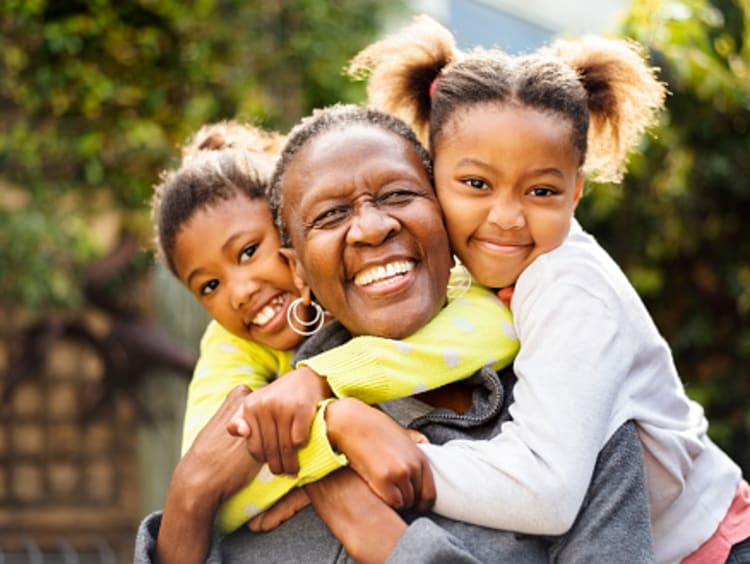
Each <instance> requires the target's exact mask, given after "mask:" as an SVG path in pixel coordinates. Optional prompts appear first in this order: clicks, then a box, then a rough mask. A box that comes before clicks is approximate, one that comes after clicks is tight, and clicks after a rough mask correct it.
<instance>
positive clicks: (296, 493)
mask: <svg viewBox="0 0 750 564" xmlns="http://www.w3.org/2000/svg"><path fill="white" fill-rule="evenodd" d="M309 504H310V498H309V497H308V495H307V492H305V490H304V489H302V488H294V489H293V490H292V491H290V492H289V493H288V494H286V495H285V496H284V497H282V498H281V499H280V500H279V501H277V502H276V503H274V504H273V505H272V506H271V507H269V508H268V509H266V510H265V511H264V512H263V513H260V514H259V515H256V516H255V517H253V518H252V519H250V521H249V522H248V524H247V526H248V528H249V529H250V530H251V531H253V532H255V533H260V532H266V531H271V530H273V529H275V528H276V527H278V526H279V525H281V524H282V523H283V522H284V521H288V520H289V519H291V518H292V517H294V515H295V514H296V513H297V512H298V511H300V510H302V509H304V508H305V507H307V506H308V505H309Z"/></svg>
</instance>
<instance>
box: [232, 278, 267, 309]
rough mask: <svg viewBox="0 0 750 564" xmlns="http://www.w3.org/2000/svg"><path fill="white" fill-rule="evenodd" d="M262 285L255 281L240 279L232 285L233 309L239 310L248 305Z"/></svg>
mask: <svg viewBox="0 0 750 564" xmlns="http://www.w3.org/2000/svg"><path fill="white" fill-rule="evenodd" d="M259 288H260V284H259V283H258V282H257V281H256V280H254V279H247V278H240V279H238V280H235V281H233V283H232V296H231V299H232V307H233V308H234V309H238V308H240V307H242V306H243V305H245V304H246V303H248V302H249V301H250V300H251V299H252V297H253V295H254V294H255V292H257V291H258V289H259Z"/></svg>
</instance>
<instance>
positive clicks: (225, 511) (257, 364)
mask: <svg viewBox="0 0 750 564" xmlns="http://www.w3.org/2000/svg"><path fill="white" fill-rule="evenodd" d="M518 346H519V344H518V340H517V339H516V337H515V334H514V332H513V323H512V319H511V315H510V311H509V310H508V308H506V307H505V306H504V305H503V304H502V303H501V302H500V301H499V300H498V299H497V297H496V296H495V295H494V294H493V293H491V292H490V291H489V290H487V289H485V288H482V287H480V286H476V285H474V286H471V287H470V288H469V290H468V291H467V292H466V293H465V294H464V295H463V296H462V297H461V298H459V299H457V300H454V301H451V302H450V303H449V304H448V305H447V306H446V307H445V308H443V309H442V310H441V312H440V313H439V314H438V315H437V316H436V317H435V318H434V319H433V320H432V321H430V322H429V323H428V324H427V325H425V326H424V327H423V328H422V329H420V330H419V331H417V332H416V333H414V334H413V335H411V336H409V337H407V338H406V339H403V340H400V341H398V340H391V339H384V338H380V337H370V336H363V337H356V338H354V339H352V340H351V341H349V342H348V343H347V344H345V345H342V346H340V347H337V348H334V349H331V350H330V351H327V352H325V353H322V354H320V355H318V356H315V357H313V358H310V359H307V360H305V361H304V362H300V363H299V365H300V366H302V365H306V366H309V367H310V368H312V369H313V370H314V371H315V372H316V373H318V374H320V375H322V376H325V377H326V378H327V379H328V383H329V386H330V387H331V390H332V391H333V393H334V394H335V395H336V396H337V397H356V398H358V399H360V400H362V401H364V402H366V403H370V404H373V403H378V402H382V401H387V400H392V399H397V398H401V397H406V396H409V395H413V394H417V393H420V392H424V391H427V390H431V389H435V388H439V387H441V386H444V385H445V384H449V383H451V382H456V381H459V380H463V379H464V378H467V377H469V376H471V375H472V374H473V373H474V372H476V371H477V370H478V369H479V368H481V367H482V366H485V365H487V364H492V365H493V366H494V367H495V369H500V368H502V367H504V366H507V365H508V364H510V362H511V361H512V360H513V358H514V357H515V355H516V353H517V352H518ZM293 352H294V351H278V350H275V349H271V348H269V347H266V346H264V345H260V344H258V343H254V342H251V341H246V340H243V339H239V338H238V337H235V336H234V335H232V334H231V333H229V332H228V331H226V330H225V329H224V328H223V327H221V326H220V325H219V324H218V323H216V322H211V323H210V324H209V326H208V327H207V329H206V332H205V334H204V336H203V339H202V341H201V355H200V359H199V361H198V364H197V365H196V369H195V374H194V377H193V381H192V382H191V384H190V388H189V391H188V401H187V409H186V413H185V425H184V433H183V443H182V451H183V454H184V452H185V451H187V449H188V448H189V447H190V445H191V444H192V442H193V440H194V439H195V436H196V435H197V434H198V432H199V431H200V430H201V429H202V428H203V426H204V425H205V424H206V423H207V422H208V420H209V419H210V418H211V417H212V416H213V414H214V413H215V412H216V410H217V409H218V408H219V406H220V405H221V403H222V402H223V401H224V398H225V397H226V395H227V394H228V393H229V391H230V390H231V389H232V388H233V387H234V386H236V385H237V384H244V385H247V386H249V387H250V388H252V389H257V388H259V387H261V386H263V385H265V384H267V383H269V382H271V381H272V380H274V379H276V378H277V377H279V376H281V375H283V374H284V373H286V372H288V371H289V370H291V368H292V367H291V365H290V362H291V357H292V355H293ZM298 455H299V464H300V472H299V474H298V475H297V476H295V477H291V476H286V475H279V476H276V475H273V474H271V472H270V471H269V470H268V467H267V466H264V467H263V468H262V470H261V471H260V473H259V474H258V475H257V476H256V477H255V479H254V480H253V481H252V482H250V484H248V485H247V486H246V487H245V488H243V489H242V490H240V491H239V492H238V493H236V494H235V495H234V496H232V497H231V498H230V499H229V500H227V501H226V502H225V503H224V504H223V505H222V506H221V508H220V510H219V513H218V516H217V522H216V525H217V528H218V529H219V530H220V531H222V532H229V531H232V530H234V529H236V528H237V527H239V526H240V525H242V524H243V523H245V522H246V521H247V520H248V519H249V518H251V517H253V516H255V515H257V514H258V513H260V512H261V511H263V510H264V509H267V508H268V507H270V506H271V505H272V504H273V503H274V502H275V501H277V500H278V499H280V498H281V497H282V496H283V495H284V494H286V493H287V492H288V491H290V490H291V489H292V488H293V487H296V486H302V485H305V484H308V483H310V482H314V481H316V480H319V479H320V478H322V477H323V476H325V475H327V474H329V473H330V472H333V471H334V470H336V469H338V468H340V467H341V466H345V465H346V464H347V460H346V457H345V456H343V455H341V454H339V453H336V452H334V451H333V450H332V448H331V446H330V444H329V443H328V438H327V433H326V428H325V419H324V417H323V410H322V409H320V410H319V411H318V414H317V415H316V417H315V420H314V422H313V425H312V428H311V431H310V441H309V442H308V444H307V445H306V446H305V447H303V448H302V449H300V451H299V453H298Z"/></svg>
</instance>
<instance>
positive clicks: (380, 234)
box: [346, 203, 401, 245]
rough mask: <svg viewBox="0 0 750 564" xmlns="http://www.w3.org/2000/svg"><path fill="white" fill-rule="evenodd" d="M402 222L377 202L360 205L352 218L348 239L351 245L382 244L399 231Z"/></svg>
mask: <svg viewBox="0 0 750 564" xmlns="http://www.w3.org/2000/svg"><path fill="white" fill-rule="evenodd" d="M400 228H401V224H400V223H399V222H398V220H397V219H396V218H394V217H393V216H391V215H389V214H388V213H386V212H384V211H383V210H381V209H380V208H378V207H377V206H376V205H375V204H371V203H368V204H364V205H362V206H360V207H359V208H358V209H357V210H356V212H355V213H354V216H353V218H352V223H351V225H350V226H349V230H348V231H347V236H346V240H347V243H348V244H350V245H380V244H381V243H383V242H385V241H386V240H387V239H389V238H390V237H391V236H392V235H393V234H395V233H398V231H399V230H400Z"/></svg>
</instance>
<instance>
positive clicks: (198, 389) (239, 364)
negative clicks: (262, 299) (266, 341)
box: [182, 321, 292, 454]
mask: <svg viewBox="0 0 750 564" xmlns="http://www.w3.org/2000/svg"><path fill="white" fill-rule="evenodd" d="M291 356H292V353H291V352H287V351H276V350H274V349H270V348H269V347H265V346H263V345H259V344H257V343H253V342H252V341H246V340H244V339H240V338H239V337H236V336H235V335H232V334H231V333H230V332H228V331H227V330H226V329H224V328H223V327H222V326H221V325H219V324H218V323H216V322H215V321H212V322H211V323H209V325H208V327H206V331H205V332H204V334H203V337H202V339H201V345H200V357H199V358H198V362H197V364H196V365H195V371H194V373H193V379H192V380H191V382H190V386H189V387H188V397H187V405H186V407H185V418H184V424H183V430H182V454H185V452H186V451H187V450H188V449H189V448H190V445H191V444H193V441H194V440H195V437H196V435H197V434H198V432H199V431H200V430H201V429H203V427H204V426H205V425H206V423H208V420H209V419H211V417H213V415H214V413H216V411H217V410H218V409H219V406H220V405H221V404H222V402H223V401H224V399H225V398H226V397H227V394H229V392H230V391H231V390H232V389H233V388H234V387H235V386H237V385H240V384H242V385H245V386H248V387H250V388H251V389H253V390H257V389H258V388H260V387H261V386H264V385H266V384H267V383H268V382H270V381H271V380H274V379H276V378H277V377H278V376H279V375H280V374H284V373H286V372H288V371H289V370H291Z"/></svg>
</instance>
